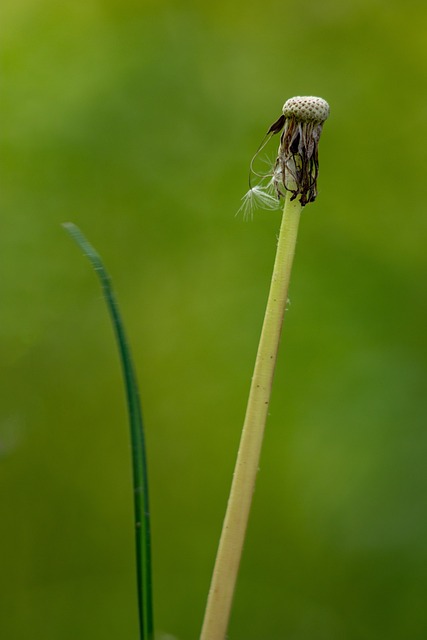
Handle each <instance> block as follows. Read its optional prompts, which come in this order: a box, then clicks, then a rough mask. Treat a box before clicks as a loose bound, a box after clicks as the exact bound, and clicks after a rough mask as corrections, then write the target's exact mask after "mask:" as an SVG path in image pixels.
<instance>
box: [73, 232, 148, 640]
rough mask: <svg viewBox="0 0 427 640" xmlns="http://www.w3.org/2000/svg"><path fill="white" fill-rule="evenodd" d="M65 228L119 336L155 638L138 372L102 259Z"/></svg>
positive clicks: (143, 602) (144, 618) (143, 630)
mask: <svg viewBox="0 0 427 640" xmlns="http://www.w3.org/2000/svg"><path fill="white" fill-rule="evenodd" d="M63 227H64V228H65V229H66V231H67V232H68V233H69V234H70V236H71V237H72V238H73V240H74V241H75V242H76V243H77V245H78V246H79V247H80V249H81V250H82V251H83V253H84V254H85V256H86V257H87V258H88V259H89V261H90V262H91V264H92V267H93V268H94V270H95V272H96V275H97V276H98V278H99V281H100V283H101V287H102V292H103V294H104V298H105V301H106V304H107V307H108V311H109V314H110V318H111V322H112V324H113V328H114V333H115V336H116V340H117V344H118V349H119V353H120V359H121V364H122V371H123V378H124V383H125V389H126V399H127V406H128V414H129V426H130V437H131V446H132V471H133V491H134V509H135V538H136V574H137V588H138V612H139V629H140V640H152V638H153V605H152V587H151V543H150V515H149V510H148V483H147V462H146V452H145V441H144V431H143V423H142V412H141V404H140V400H139V392H138V386H137V380H136V375H135V369H134V366H133V362H132V358H131V353H130V349H129V345H128V343H127V339H126V335H125V331H124V327H123V322H122V319H121V316H120V312H119V307H118V304H117V301H116V298H115V295H114V292H113V289H112V285H111V279H110V276H109V274H108V272H107V271H106V269H105V267H104V264H103V262H102V259H101V257H100V255H99V254H98V253H97V251H95V249H94V248H93V247H92V245H91V244H90V243H89V242H88V240H87V239H86V237H85V236H84V235H83V233H82V232H81V231H80V229H79V228H78V227H76V225H74V224H73V223H71V222H66V223H64V225H63Z"/></svg>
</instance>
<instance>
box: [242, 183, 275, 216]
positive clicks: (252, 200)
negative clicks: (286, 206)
mask: <svg viewBox="0 0 427 640" xmlns="http://www.w3.org/2000/svg"><path fill="white" fill-rule="evenodd" d="M278 206H279V199H278V198H277V197H276V196H273V195H271V193H269V192H268V191H267V189H266V187H262V186H261V185H256V186H255V187H251V188H250V189H249V190H248V191H247V192H246V193H245V195H244V196H243V198H242V204H241V206H240V208H239V210H238V211H237V213H236V215H238V214H239V213H240V212H242V213H243V218H244V220H249V219H252V218H253V214H254V211H255V209H277V208H278Z"/></svg>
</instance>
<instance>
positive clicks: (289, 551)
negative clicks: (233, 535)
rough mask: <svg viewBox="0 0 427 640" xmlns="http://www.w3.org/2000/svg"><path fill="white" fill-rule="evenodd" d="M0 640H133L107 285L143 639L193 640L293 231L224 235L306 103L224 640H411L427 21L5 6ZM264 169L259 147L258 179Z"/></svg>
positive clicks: (421, 359)
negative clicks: (144, 502) (141, 561)
mask: <svg viewBox="0 0 427 640" xmlns="http://www.w3.org/2000/svg"><path fill="white" fill-rule="evenodd" d="M0 18H1V20H0V23H1V61H2V72H1V74H2V96H1V153H0V162H1V215H0V227H1V233H0V274H1V276H0V308H1V312H0V351H1V358H0V376H1V381H0V453H1V458H0V488H1V516H0V558H1V559H0V566H1V571H0V592H1V595H0V607H1V612H0V636H1V638H4V640H24V639H27V638H34V639H36V638H37V639H38V638H43V640H58V639H61V640H75V638H79V640H93V639H94V638H102V639H103V640H108V639H111V640H113V639H114V640H117V638H120V639H121V640H134V639H136V638H137V615H136V599H135V586H134V584H135V578H134V566H133V563H134V557H133V554H134V551H133V524H132V497H131V488H130V467H129V444H128V433H127V423H126V408H125V403H124V396H123V390H122V383H121V378H120V368H119V361H118V357H117V353H116V348H115V344H114V341H113V335H112V331H111V327H110V325H109V321H108V318H107V314H106V311H105V308H104V303H103V300H102V296H101V293H100V290H99V286H98V283H97V281H96V278H95V276H94V274H93V273H92V272H91V270H90V267H89V265H88V263H87V262H86V261H85V259H84V258H83V257H82V256H81V255H80V253H79V251H78V250H77V248H76V247H75V246H74V245H73V243H72V242H71V240H70V239H69V238H68V237H67V235H66V234H65V232H64V230H63V229H62V228H61V223H62V222H64V221H68V220H71V221H73V222H75V223H76V224H78V225H79V226H81V228H82V229H83V230H84V232H85V233H86V234H87V235H88V237H89V238H90V240H91V241H92V242H93V243H94V244H95V245H96V247H97V248H98V250H99V251H100V253H101V254H102V255H103V257H104V259H105V261H106V264H107V265H108V268H109V270H110V272H111V274H112V276H113V281H114V284H115V288H116V292H117V295H118V298H119V301H120V304H121V307H122V313H123V315H124V318H125V321H126V325H127V330H128V334H129V338H130V341H131V344H132V347H133V350H134V357H135V360H136V365H137V369H138V374H139V378H140V387H141V393H142V399H143V410H144V415H145V422H146V430H147V436H146V437H147V445H148V450H149V472H150V480H151V487H150V488H151V503H152V528H153V554H154V555H153V563H154V590H155V620H156V629H157V631H158V635H159V637H165V635H166V636H168V637H169V636H172V637H173V638H177V639H179V640H190V639H194V638H197V637H198V633H199V629H200V625H201V621H202V615H203V609H204V605H205V601H206V594H207V590H208V586H209V581H210V576H211V570H212V566H213V561H214V556H215V552H216V546H217V540H218V536H219V533H220V528H221V523H222V518H223V514H224V509H225V504H226V499H227V493H228V489H229V485H230V480H231V475H232V469H233V464H234V459H235V454H236V450H237V445H238V441H239V435H240V428H241V424H242V420H243V415H244V410H245V403H246V398H247V392H248V387H249V383H250V378H251V371H252V366H253V361H254V357H255V352H256V345H257V340H258V336H259V332H260V327H261V322H262V316H263V311H264V305H265V301H266V296H267V289H268V284H269V278H270V274H271V269H272V263H273V257H274V249H275V242H276V234H277V231H278V227H279V221H280V213H279V212H271V211H267V212H265V211H264V212H263V211H261V212H259V213H257V214H256V215H255V217H254V220H253V221H252V222H249V223H245V222H244V221H243V220H242V219H241V217H235V213H236V211H237V209H238V208H239V204H240V198H241V196H242V195H243V193H244V192H245V191H246V188H247V186H246V185H247V170H248V163H249V160H250V158H251V156H252V154H253V152H254V150H255V149H256V148H257V146H258V144H259V142H260V140H261V139H262V137H263V135H264V133H265V131H266V130H267V128H268V127H269V125H270V124H271V123H272V122H273V121H274V120H275V119H276V118H277V117H278V115H279V114H280V110H281V107H282V104H283V102H284V101H285V100H286V99H287V98H289V97H291V96H293V95H304V94H308V95H321V96H322V97H324V98H326V99H327V100H328V101H329V102H330V105H331V117H330V120H329V121H328V122H327V123H326V125H325V127H324V132H323V136H322V140H321V144H320V162H321V167H320V181H319V198H318V201H317V202H316V204H314V205H309V206H308V207H307V208H306V210H305V211H304V214H303V219H302V224H301V229H300V237H299V243H298V248H297V256H296V263H295V265H294V273H293V279H292V285H291V293H290V299H291V305H290V310H289V312H288V314H287V316H286V320H285V328H284V332H283V341H282V345H281V351H280V356H279V363H278V368H277V375H276V379H275V384H274V390H273V399H272V403H271V411H270V417H269V422H268V428H267V432H266V440H265V446H264V449H263V455H262V461H261V466H260V473H259V476H258V484H257V489H256V493H255V500H254V506H253V511H252V514H251V521H250V528H249V533H248V539H247V544H246V547H245V552H244V558H243V562H242V567H241V573H240V577H239V583H238V589H237V593H236V598H235V606H234V609H233V617H232V620H231V624H230V630H229V637H230V639H236V640H237V639H242V640H313V639H316V640H382V639H384V638H387V639H388V640H404V639H405V640H406V639H408V638H411V640H418V639H419V640H421V639H424V638H426V637H427V607H426V604H425V603H426V595H427V467H426V459H427V429H426V427H427V344H426V327H427V300H426V273H427V256H426V240H427V215H426V202H425V200H426V141H427V85H426V78H427V44H426V33H427V7H426V5H425V3H424V2H422V1H421V0H420V1H419V2H416V1H414V0H408V1H407V2H404V3H403V2H394V1H389V0H349V1H347V2H342V1H340V0H325V1H324V2H317V1H316V0H307V1H306V2H304V3H301V2H297V1H291V0H283V1H282V2H275V1H274V0H266V1H264V2H259V3H246V2H242V1H241V0H237V1H236V2H234V3H233V2H228V1H227V2H226V1H225V0H217V1H216V2H215V3H213V2H211V3H209V2H206V3H202V2H195V1H194V0H193V1H192V0H182V1H181V2H179V1H174V0H156V1H149V0H146V1H144V0H142V1H139V2H135V1H132V0H120V1H119V0H84V1H83V0H77V1H75V2H65V3H62V2H55V1H54V0H3V2H2V6H1V16H0ZM275 145H276V141H275V142H274V144H273V153H274V147H275Z"/></svg>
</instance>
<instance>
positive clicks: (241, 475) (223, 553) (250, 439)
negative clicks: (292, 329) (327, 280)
mask: <svg viewBox="0 0 427 640" xmlns="http://www.w3.org/2000/svg"><path fill="white" fill-rule="evenodd" d="M301 208H302V207H301V203H300V201H299V199H295V200H292V201H291V200H290V196H289V193H287V196H286V200H285V206H284V209H283V219H282V224H281V228H280V234H279V240H278V244H277V253H276V260H275V263H274V269H273V276H272V280H271V286H270V293H269V296H268V302H267V307H266V311H265V316H264V324H263V327H262V332H261V338H260V342H259V346H258V353H257V357H256V361H255V368H254V374H253V377H252V384H251V388H250V392H249V399H248V405H247V409H246V416H245V421H244V425H243V431H242V436H241V440H240V446H239V452H238V455H237V461H236V466H235V469H234V476H233V482H232V486H231V491H230V496H229V499H228V505H227V511H226V514H225V519H224V524H223V529H222V533H221V539H220V543H219V548H218V552H217V557H216V562H215V568H214V572H213V576H212V582H211V587H210V591H209V596H208V602H207V606H206V613H205V619H204V622H203V628H202V632H201V636H200V638H201V640H224V638H225V636H226V633H227V627H228V621H229V617H230V611H231V605H232V600H233V595H234V589H235V585H236V579H237V573H238V570H239V564H240V558H241V555H242V549H243V543H244V539H245V534H246V528H247V523H248V517H249V511H250V507H251V503H252V495H253V491H254V487H255V479H256V475H257V471H258V465H259V458H260V453H261V446H262V440H263V435H264V427H265V423H266V419H267V413H268V405H269V402H270V395H271V387H272V383H273V376H274V369H275V365H276V359H277V351H278V347H279V341H280V334H281V330H282V323H283V316H284V313H285V309H286V304H287V300H288V288H289V280H290V275H291V269H292V262H293V258H294V253H295V245H296V239H297V233H298V225H299V219H300V213H301Z"/></svg>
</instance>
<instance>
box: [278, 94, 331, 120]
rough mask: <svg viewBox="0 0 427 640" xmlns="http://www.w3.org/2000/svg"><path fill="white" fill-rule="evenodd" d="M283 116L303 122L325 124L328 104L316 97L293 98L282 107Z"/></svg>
mask: <svg viewBox="0 0 427 640" xmlns="http://www.w3.org/2000/svg"><path fill="white" fill-rule="evenodd" d="M283 115H284V116H285V118H295V119H296V120H301V121H303V122H319V123H320V122H325V120H326V119H327V118H328V116H329V104H328V103H327V102H326V100H323V98H317V97H316V96H295V98H289V100H287V101H286V102H285V104H284V105H283Z"/></svg>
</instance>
